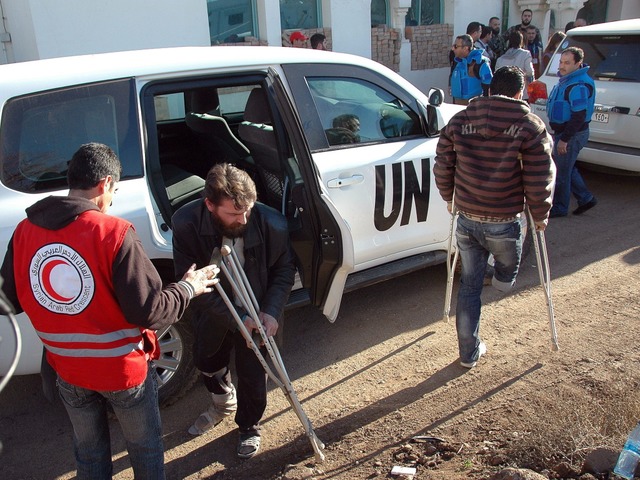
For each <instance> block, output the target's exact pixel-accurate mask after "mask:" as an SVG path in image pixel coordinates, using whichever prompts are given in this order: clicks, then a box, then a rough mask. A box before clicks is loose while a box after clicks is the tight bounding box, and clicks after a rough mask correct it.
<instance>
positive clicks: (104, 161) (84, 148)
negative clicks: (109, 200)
mask: <svg viewBox="0 0 640 480" xmlns="http://www.w3.org/2000/svg"><path fill="white" fill-rule="evenodd" d="M121 174H122V165H121V164H120V160H119V159H118V156H117V155H116V154H115V152H114V151H113V150H111V148H109V147H108V146H107V145H104V144H102V143H85V144H84V145H81V146H80V148H79V149H78V150H77V151H76V153H74V154H73V157H71V160H70V161H69V168H68V170H67V182H68V184H69V188H70V189H72V190H90V189H92V188H93V187H95V186H96V185H98V183H100V180H102V179H104V178H106V177H107V175H111V176H112V177H113V180H114V181H115V182H119V181H120V175H121Z"/></svg>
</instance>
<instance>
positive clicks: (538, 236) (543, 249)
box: [527, 206, 560, 351]
mask: <svg viewBox="0 0 640 480" xmlns="http://www.w3.org/2000/svg"><path fill="white" fill-rule="evenodd" d="M527 219H528V220H529V228H530V229H531V234H532V235H533V248H534V249H535V251H536V260H537V262H538V273H539V275H540V286H541V287H542V290H544V297H545V300H546V301H547V309H548V312H549V328H550V329H551V349H552V350H553V351H558V350H559V348H560V347H559V346H558V333H557V332H556V320H555V315H554V313H553V300H552V299H551V272H550V271H549V256H548V255H547V242H546V240H545V236H544V231H538V230H536V224H535V222H534V221H533V215H531V210H530V209H529V206H527Z"/></svg>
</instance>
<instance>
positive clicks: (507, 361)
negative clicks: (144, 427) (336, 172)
mask: <svg viewBox="0 0 640 480" xmlns="http://www.w3.org/2000/svg"><path fill="white" fill-rule="evenodd" d="M586 179H587V182H588V184H589V185H590V187H591V188H592V190H593V192H594V193H595V195H596V196H597V198H598V200H599V204H598V206H597V207H596V208H594V209H593V210H591V211H589V212H588V213H586V214H585V215H583V216H580V217H575V216H569V217H567V218H559V219H553V220H552V221H551V225H550V226H549V228H548V230H547V233H546V236H547V244H548V250H549V257H550V258H549V259H550V265H551V272H552V278H553V282H552V293H553V301H554V306H555V314H556V322H557V330H558V337H559V343H560V350H559V351H558V352H553V351H551V348H550V346H551V342H550V334H549V325H548V323H549V320H548V316H547V309H546V304H545V301H544V296H543V293H542V290H541V288H540V285H539V280H538V271H537V269H536V266H535V263H536V261H535V255H534V253H533V252H532V253H531V255H530V256H529V257H528V258H527V259H526V260H525V261H524V264H523V268H522V271H521V273H520V275H519V277H518V283H517V289H516V291H515V293H513V294H511V295H508V296H504V295H503V294H500V293H499V292H497V291H495V290H493V289H492V288H491V287H486V288H485V291H484V293H483V303H484V307H483V312H482V321H481V335H482V337H483V339H484V341H485V342H486V344H487V347H488V353H487V355H486V356H485V357H483V358H482V360H481V361H480V362H479V364H478V366H477V367H476V368H475V369H473V370H467V369H464V368H462V367H460V366H459V365H458V358H457V344H456V335H455V317H454V316H453V315H455V292H456V291H457V282H456V290H455V291H454V305H453V308H452V317H451V319H450V320H449V322H445V321H443V320H442V309H443V299H444V291H445V282H446V268H445V267H444V266H439V267H435V268H431V269H428V270H424V271H421V272H417V273H414V274H411V275H408V276H406V277H403V278H400V279H396V280H393V281H389V282H386V283H383V284H379V285H375V286H373V287H369V288H367V289H364V290H361V291H357V292H353V293H350V294H347V295H345V297H344V299H343V303H342V308H341V313H340V317H339V318H338V320H337V321H336V322H335V323H334V324H330V323H328V322H327V321H326V320H325V319H324V318H323V317H322V316H321V315H320V314H319V313H317V312H316V311H315V310H314V309H312V308H304V309H300V310H298V311H295V312H291V313H290V314H288V316H287V320H286V328H285V334H284V342H285V344H284V348H283V349H282V355H283V359H284V362H285V365H286V366H287V368H288V371H289V375H290V377H291V378H292V380H293V384H294V387H295V389H296V391H297V394H298V396H299V398H300V400H301V401H302V404H303V407H304V410H305V411H306V413H307V415H308V416H309V418H310V419H311V421H312V422H313V424H314V427H315V431H316V433H317V435H318V437H319V438H320V439H322V440H323V441H324V443H325V444H326V449H325V450H324V453H325V455H326V459H325V461H324V462H322V463H317V462H315V461H314V456H313V451H312V449H311V446H310V443H309V442H308V440H307V439H306V437H305V436H304V434H303V430H302V427H301V424H300V422H299V421H298V419H297V417H296V416H295V414H294V413H293V412H292V410H291V409H290V408H289V407H288V403H287V402H286V399H285V397H284V395H283V394H282V392H281V391H280V390H278V389H274V388H272V389H271V391H270V393H269V406H268V409H267V412H266V415H265V418H264V422H263V425H264V432H263V435H264V436H263V444H262V449H261V451H260V453H259V454H258V455H257V456H256V457H255V458H253V459H251V460H249V461H241V460H238V459H236V457H235V443H236V432H235V430H234V423H233V421H232V420H230V419H229V420H226V421H225V422H223V423H222V424H220V425H219V426H218V427H216V428H215V429H214V430H213V431H210V432H208V433H207V434H205V435H203V436H202V437H197V438H194V437H191V436H190V435H189V434H188V433H187V429H188V427H189V425H190V424H191V422H192V421H193V419H194V418H195V417H196V416H197V415H198V413H199V412H200V411H202V410H203V409H205V408H206V406H207V394H206V392H205V390H204V388H203V387H202V386H200V385H198V386H197V387H196V388H194V389H193V390H191V391H190V392H189V393H188V394H187V396H186V397H185V398H183V399H182V400H180V401H179V402H178V403H176V404H175V405H173V406H171V407H168V408H166V409H164V410H163V411H162V417H163V427H164V439H165V445H166V464H167V476H168V478H171V479H184V478H189V479H205V478H212V479H302V478H309V479H311V478H314V479H382V478H391V476H390V472H391V470H392V468H393V467H394V466H414V467H416V468H417V474H416V476H415V477H414V478H416V479H420V478H423V479H427V478H429V479H457V478H488V477H489V476H490V475H491V473H493V472H495V471H497V470H498V469H500V468H501V467H502V466H504V465H509V464H511V465H513V464H516V460H517V458H515V457H513V456H511V457H510V456H509V452H510V451H512V450H513V449H514V448H516V449H517V447H518V444H520V446H521V447H524V450H526V449H527V448H528V447H527V446H528V445H531V446H532V449H531V452H532V454H533V455H534V456H535V455H536V453H535V452H536V451H537V450H536V448H538V447H541V446H542V445H541V443H542V441H538V440H535V439H536V438H537V437H536V436H537V435H541V436H542V438H545V432H546V431H554V427H556V430H555V431H556V433H553V434H547V437H548V436H549V435H551V436H553V435H561V434H562V432H565V433H567V432H568V430H570V429H571V427H572V426H578V427H579V428H577V429H576V432H577V433H573V432H568V433H569V435H570V436H571V437H572V440H574V441H575V442H576V449H577V450H578V449H584V448H587V447H594V446H597V444H595V443H594V444H591V445H589V444H588V443H589V442H590V440H589V439H586V440H585V439H580V438H577V437H578V436H579V435H582V434H583V433H585V431H586V430H588V429H590V428H596V429H597V426H594V424H595V423H596V421H597V417H598V416H602V417H605V418H606V417H607V416H608V415H609V416H616V415H619V409H620V405H619V403H620V398H622V401H623V403H624V398H625V395H628V396H629V398H631V397H632V396H636V397H637V395H638V385H639V383H640V373H639V370H638V365H640V350H639V349H638V345H640V329H639V328H638V318H639V317H640V301H639V300H638V291H639V288H638V286H639V283H640V227H639V226H638V225H640V209H639V208H638V207H639V205H640V204H639V202H638V199H639V196H640V189H639V188H638V186H639V182H640V178H638V177H625V176H615V175H606V174H601V173H594V172H587V174H586ZM612 392H613V393H615V392H622V395H621V396H620V395H619V396H618V397H616V398H617V400H616V398H614V399H613V400H611V402H613V403H609V402H610V400H609V399H610V398H613V397H615V395H613V397H612ZM616 402H617V403H616ZM598 412H600V413H598ZM581 425H584V426H581ZM630 426H631V424H630V423H627V424H626V425H624V426H623V427H619V428H620V429H621V430H620V431H617V432H609V433H611V435H613V436H614V437H616V439H617V440H618V441H620V442H622V441H623V437H624V435H625V434H626V432H627V430H624V431H623V430H622V428H624V429H626V428H630ZM581 429H582V433H580V431H581ZM558 431H559V432H560V433H557V432H558ZM112 432H113V445H114V449H113V456H114V471H115V478H117V479H129V478H132V471H131V469H130V467H129V462H128V459H127V455H126V449H125V446H124V443H123V441H122V437H121V436H120V433H119V429H118V425H117V422H115V421H114V422H113V428H112ZM70 436H71V429H70V427H69V424H68V421H67V419H66V417H65V414H64V411H63V409H62V407H60V406H59V405H49V404H47V403H46V401H45V400H44V399H43V398H42V396H41V394H40V392H39V377H37V376H28V377H17V378H14V379H12V381H11V383H10V384H9V386H8V388H7V390H5V392H3V393H2V394H1V395H0V440H1V441H2V442H3V453H2V454H1V455H0V478H3V479H52V478H56V479H69V478H74V476H75V474H74V461H73V454H72V446H71V438H70ZM414 437H421V438H418V439H417V440H414ZM425 437H436V438H437V439H440V440H442V442H441V441H440V440H430V439H429V438H425ZM551 440H553V438H552V439H551ZM581 441H582V443H581ZM527 442H529V443H527ZM585 442H586V443H585ZM620 446H621V443H620V445H618V448H619V447H620ZM510 449H511V450H510ZM522 449H523V448H520V450H522ZM539 455H540V456H544V455H545V453H544V452H542V453H540V454H539ZM539 460H540V461H541V462H544V461H545V458H540V459H539ZM556 460H557V459H555V458H549V459H546V461H549V462H555V461H556ZM549 467H551V465H549Z"/></svg>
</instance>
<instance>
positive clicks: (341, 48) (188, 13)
mask: <svg viewBox="0 0 640 480" xmlns="http://www.w3.org/2000/svg"><path fill="white" fill-rule="evenodd" d="M525 8H529V9H531V10H532V11H533V18H534V20H533V22H532V23H534V24H535V25H536V26H538V27H539V28H540V30H541V31H542V34H543V38H547V37H548V36H549V34H551V33H553V31H555V30H557V29H562V28H563V27H564V25H565V24H566V23H567V22H569V21H572V20H575V18H576V16H577V15H578V13H579V12H582V13H583V15H585V16H589V21H590V23H597V22H600V21H610V20H619V19H624V18H635V17H640V2H638V1H637V0H588V1H584V0H483V1H482V2H478V1H477V0H295V1H293V0H181V1H180V2H176V1H175V0H136V1H133V2H132V1H130V0H111V1H110V2H100V3H98V2H97V0H0V14H1V15H2V20H3V21H2V24H1V25H0V41H1V42H2V50H1V52H0V64H2V63H12V62H22V61H28V60H36V59H43V58H51V57H59V56H67V55H79V54H92V53H100V52H107V51H119V50H133V49H145V48H154V47H170V46H188V45H213V46H215V45H220V44H234V45H238V46H242V45H268V46H284V47H286V46H290V42H289V35H290V34H291V33H292V32H294V31H301V32H303V33H304V34H305V35H306V36H307V37H310V36H311V35H312V34H314V33H323V34H324V35H325V36H326V37H327V42H328V45H329V48H330V49H331V50H333V51H337V52H344V53H350V54H355V55H360V56H364V57H368V58H372V59H374V60H376V61H378V62H380V63H382V64H384V65H386V66H388V67H389V68H391V69H393V70H395V71H397V72H399V73H400V74H401V75H402V76H404V77H405V78H407V79H408V80H409V81H411V82H412V83H414V84H415V85H416V86H417V87H418V88H420V89H422V90H424V91H427V90H428V89H429V88H430V87H432V86H438V87H440V88H445V87H446V85H447V78H448V73H449V63H448V54H449V50H450V48H451V45H452V42H453V38H454V37H455V36H456V35H459V34H462V33H465V31H466V26H467V24H468V23H469V22H472V21H478V22H481V23H484V24H486V23H488V21H489V18H490V17H493V16H496V17H499V18H500V19H501V20H502V25H503V29H505V28H507V27H508V26H510V25H514V24H517V23H520V14H521V11H522V10H523V9H525ZM307 47H308V44H307Z"/></svg>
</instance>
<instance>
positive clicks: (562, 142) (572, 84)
mask: <svg viewBox="0 0 640 480" xmlns="http://www.w3.org/2000/svg"><path fill="white" fill-rule="evenodd" d="M583 60H584V52H583V51H582V49H581V48H578V47H569V48H567V49H566V50H564V51H563V52H562V55H561V56H560V66H559V67H558V75H560V80H559V82H558V84H557V85H556V86H555V87H553V90H551V94H550V95H549V100H548V102H547V115H548V116H549V124H550V126H551V128H552V129H553V132H554V135H553V140H554V143H555V145H554V149H553V159H554V161H555V162H556V167H557V169H558V177H557V181H556V190H555V194H554V198H553V208H552V209H551V217H565V216H566V215H567V214H568V213H569V204H570V202H571V194H572V193H573V196H574V197H575V198H576V200H577V201H578V208H576V209H575V210H574V211H573V214H574V215H581V214H583V213H584V212H586V211H587V210H589V209H591V208H593V207H595V206H596V204H597V203H598V201H597V200H596V197H594V196H593V194H592V193H591V192H590V191H589V189H588V188H587V185H586V184H585V182H584V180H583V178H582V175H580V172H579V171H578V169H577V168H576V159H577V158H578V154H579V153H580V150H582V148H583V147H584V146H585V145H586V144H587V141H588V140H589V122H590V121H591V115H592V114H593V108H594V104H595V98H596V89H595V85H594V83H593V80H592V79H591V77H589V75H588V74H587V72H588V71H589V67H588V66H587V65H584V64H583Z"/></svg>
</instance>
